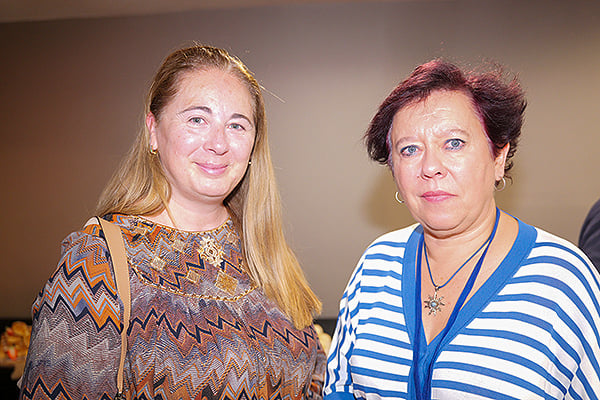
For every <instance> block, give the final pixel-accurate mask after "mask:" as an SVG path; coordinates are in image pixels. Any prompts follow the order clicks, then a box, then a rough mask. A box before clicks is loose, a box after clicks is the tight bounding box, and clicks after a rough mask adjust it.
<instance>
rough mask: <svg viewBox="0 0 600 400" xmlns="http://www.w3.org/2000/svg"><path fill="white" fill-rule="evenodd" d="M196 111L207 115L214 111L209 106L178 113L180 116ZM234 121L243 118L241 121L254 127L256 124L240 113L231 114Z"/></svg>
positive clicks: (196, 107)
mask: <svg viewBox="0 0 600 400" xmlns="http://www.w3.org/2000/svg"><path fill="white" fill-rule="evenodd" d="M194 110H199V111H204V112H205V113H207V114H212V109H211V108H210V107H208V106H192V107H188V108H186V109H185V110H183V111H181V112H179V113H177V114H178V115H181V114H184V113H186V112H189V111H194ZM230 118H233V119H237V118H241V119H245V120H246V121H248V123H249V124H250V125H252V126H254V123H253V122H252V120H250V118H248V117H246V116H245V115H244V114H239V113H233V114H231V117H230Z"/></svg>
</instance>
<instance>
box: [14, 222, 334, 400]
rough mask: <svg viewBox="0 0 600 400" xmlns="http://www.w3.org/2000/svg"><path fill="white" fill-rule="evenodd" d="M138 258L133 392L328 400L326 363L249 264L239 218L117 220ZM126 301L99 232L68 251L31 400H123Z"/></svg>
mask: <svg viewBox="0 0 600 400" xmlns="http://www.w3.org/2000/svg"><path fill="white" fill-rule="evenodd" d="M107 219H108V220H110V221H112V222H115V223H116V224H117V225H119V226H120V227H121V232H122V234H123V238H124V239H125V248H126V251H127V257H128V261H129V266H130V269H129V278H130V287H131V297H132V304H131V319H130V326H129V329H128V344H127V345H128V349H127V358H126V361H125V390H126V392H128V393H127V394H128V396H130V397H131V398H132V399H303V398H320V397H321V388H322V381H323V374H324V370H325V354H324V353H323V350H322V349H321V346H320V344H319V341H318V337H317V334H316V332H315V330H314V328H313V327H312V326H310V327H308V328H306V329H304V330H297V329H295V328H294V326H293V324H292V323H291V321H290V320H289V319H288V318H287V317H286V316H285V315H284V314H283V313H282V312H281V311H280V310H279V308H278V307H277V306H276V305H275V304H274V303H273V302H272V301H271V300H269V299H268V298H266V296H265V295H264V293H263V292H262V290H260V289H259V288H256V287H255V286H254V284H253V282H252V281H251V279H250V277H249V276H248V274H247V273H246V271H245V269H244V268H243V266H242V257H241V251H240V240H239V237H238V235H237V234H236V232H235V230H234V228H233V224H232V222H231V221H227V222H226V223H225V224H223V225H222V226H220V227H219V228H217V229H214V230H212V231H207V232H183V231H178V230H175V229H171V228H169V227H166V226H161V225H158V224H155V223H153V222H150V221H148V220H146V219H142V218H138V217H132V216H125V215H112V216H109V217H107ZM122 326H123V325H122V302H121V301H120V299H119V298H118V296H117V294H116V288H115V280H114V275H113V270H112V266H111V263H110V261H109V253H108V250H107V246H106V242H105V240H104V236H103V233H102V231H101V230H100V227H99V225H95V224H92V225H88V226H87V227H86V228H85V229H84V230H83V231H79V232H75V233H72V234H71V235H69V236H68V237H67V238H66V239H65V241H64V242H63V244H62V257H61V260H60V262H59V265H58V269H57V270H56V272H55V273H54V275H53V276H52V277H51V278H50V279H49V280H48V282H47V284H46V286H45V287H44V289H43V290H42V291H41V292H40V294H39V295H38V297H37V299H36V301H35V303H34V305H33V332H32V336H31V343H30V348H29V355H28V359H27V363H26V368H25V373H24V376H23V381H22V389H21V395H20V398H21V399H94V400H95V399H112V398H113V397H114V396H115V394H116V390H117V389H116V371H117V367H118V361H119V354H120V346H121V342H120V331H121V330H122Z"/></svg>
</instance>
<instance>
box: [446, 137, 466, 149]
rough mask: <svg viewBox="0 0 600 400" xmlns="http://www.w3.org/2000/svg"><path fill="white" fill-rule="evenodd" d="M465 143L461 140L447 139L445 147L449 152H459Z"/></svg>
mask: <svg viewBox="0 0 600 400" xmlns="http://www.w3.org/2000/svg"><path fill="white" fill-rule="evenodd" d="M464 145H465V141H464V140H462V139H449V140H448V141H447V142H446V146H447V148H448V149H450V150H460V149H462V148H463V147H464Z"/></svg>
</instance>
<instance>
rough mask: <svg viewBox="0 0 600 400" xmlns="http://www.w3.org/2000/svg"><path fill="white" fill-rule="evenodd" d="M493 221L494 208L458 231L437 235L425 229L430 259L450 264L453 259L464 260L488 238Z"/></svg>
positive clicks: (494, 217) (494, 216) (494, 220)
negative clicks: (473, 223) (478, 220)
mask: <svg viewBox="0 0 600 400" xmlns="http://www.w3.org/2000/svg"><path fill="white" fill-rule="evenodd" d="M501 220H502V215H501ZM495 222H496V208H494V212H493V213H489V214H488V215H486V216H485V217H484V218H482V220H481V221H480V222H479V223H478V224H476V225H474V226H471V227H470V228H469V229H467V230H464V231H462V232H459V233H455V234H452V235H439V234H438V233H437V232H431V231H427V230H425V231H424V239H425V244H426V246H427V254H428V256H429V259H430V261H432V262H433V263H434V264H437V261H442V260H443V261H444V264H448V263H449V264H450V265H453V264H454V263H455V262H453V261H454V260H456V262H458V261H460V260H463V261H464V259H466V257H468V256H469V255H471V254H472V253H473V252H474V251H475V250H476V249H477V248H479V247H480V246H481V244H482V243H484V242H485V241H486V240H487V239H488V238H489V236H490V234H491V233H492V230H493V229H494V225H495ZM459 264H460V263H459Z"/></svg>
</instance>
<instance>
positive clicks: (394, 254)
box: [324, 234, 412, 399]
mask: <svg viewBox="0 0 600 400" xmlns="http://www.w3.org/2000/svg"><path fill="white" fill-rule="evenodd" d="M404 248H405V241H404V240H400V241H399V240H397V238H392V237H390V236H389V234H388V235H385V236H383V237H382V238H380V239H379V240H376V241H375V242H374V243H373V244H372V245H371V246H369V248H368V249H367V250H366V252H365V254H364V255H363V257H362V258H361V260H360V261H359V263H358V266H357V267H356V270H355V271H354V273H353V275H352V277H351V279H350V282H349V283H348V286H347V288H346V291H345V292H344V294H343V297H342V300H341V302H340V312H339V315H338V322H337V326H336V332H335V334H334V337H333V341H332V347H331V350H330V354H329V360H328V371H327V378H326V384H325V391H324V394H325V397H326V398H327V399H336V398H352V399H353V398H355V397H361V396H366V394H367V393H373V392H377V393H378V394H379V395H380V396H382V397H387V396H391V397H396V398H398V397H402V394H401V393H402V392H405V391H406V378H402V376H401V373H400V374H396V373H395V372H394V371H399V370H400V371H403V370H406V369H407V368H409V366H408V359H410V358H411V354H412V353H411V351H410V349H408V347H409V346H408V344H407V342H406V341H407V340H408V336H407V335H406V327H405V322H404V315H403V308H402V298H401V296H402V294H401V290H400V286H401V281H402V274H401V270H400V268H399V267H400V266H401V265H402V257H403V254H404ZM398 378H399V379H398Z"/></svg>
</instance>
